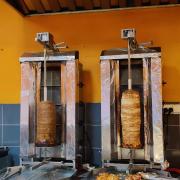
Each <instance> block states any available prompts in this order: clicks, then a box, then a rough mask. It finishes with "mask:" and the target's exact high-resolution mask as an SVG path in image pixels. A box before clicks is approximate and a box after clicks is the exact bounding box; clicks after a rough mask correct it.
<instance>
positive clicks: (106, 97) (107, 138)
mask: <svg viewBox="0 0 180 180" xmlns="http://www.w3.org/2000/svg"><path fill="white" fill-rule="evenodd" d="M100 66H101V148H102V161H103V160H111V124H110V123H111V109H110V107H111V104H110V99H111V97H110V95H111V75H110V73H111V69H110V61H101V64H100Z"/></svg>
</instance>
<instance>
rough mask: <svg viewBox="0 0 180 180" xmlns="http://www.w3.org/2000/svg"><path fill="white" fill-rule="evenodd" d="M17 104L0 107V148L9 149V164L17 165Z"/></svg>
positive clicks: (18, 108) (18, 116)
mask: <svg viewBox="0 0 180 180" xmlns="http://www.w3.org/2000/svg"><path fill="white" fill-rule="evenodd" d="M19 121H20V105H19V104H1V105H0V146H7V147H8V148H9V155H10V164H12V165H17V164H19V130H20V129H19Z"/></svg>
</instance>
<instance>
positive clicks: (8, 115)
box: [0, 103, 101, 166]
mask: <svg viewBox="0 0 180 180" xmlns="http://www.w3.org/2000/svg"><path fill="white" fill-rule="evenodd" d="M81 111H83V113H80V114H81V116H82V117H81V118H82V121H83V119H84V121H83V122H84V123H83V126H84V130H85V134H84V136H85V140H86V142H85V144H86V147H85V153H86V161H88V162H90V163H91V164H93V165H97V166H98V165H100V163H101V156H100V150H101V149H100V145H101V135H100V134H101V129H100V114H101V113H100V103H87V104H85V105H84V106H83V108H82V109H81ZM19 122H20V105H19V104H1V105H0V146H7V147H9V155H10V161H11V164H12V165H18V164H19V150H20V148H19V145H20V141H19V140H20V136H19V134H20V126H19Z"/></svg>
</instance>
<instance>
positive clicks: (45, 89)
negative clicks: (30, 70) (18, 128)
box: [44, 48, 47, 101]
mask: <svg viewBox="0 0 180 180" xmlns="http://www.w3.org/2000/svg"><path fill="white" fill-rule="evenodd" d="M46 55H47V49H46V48H44V101H47V67H46Z"/></svg>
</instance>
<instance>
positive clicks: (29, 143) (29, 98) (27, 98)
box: [20, 63, 36, 157]
mask: <svg viewBox="0 0 180 180" xmlns="http://www.w3.org/2000/svg"><path fill="white" fill-rule="evenodd" d="M35 88H36V87H35V68H34V67H33V65H32V64H29V63H23V64H21V110H20V156H21V157H24V156H31V155H34V142H33V141H34V136H33V133H32V132H33V131H34V128H35V125H34V122H35V97H36V96H35V92H36V90H35ZM30 113H31V114H30ZM29 127H31V128H32V129H31V131H29Z"/></svg>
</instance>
